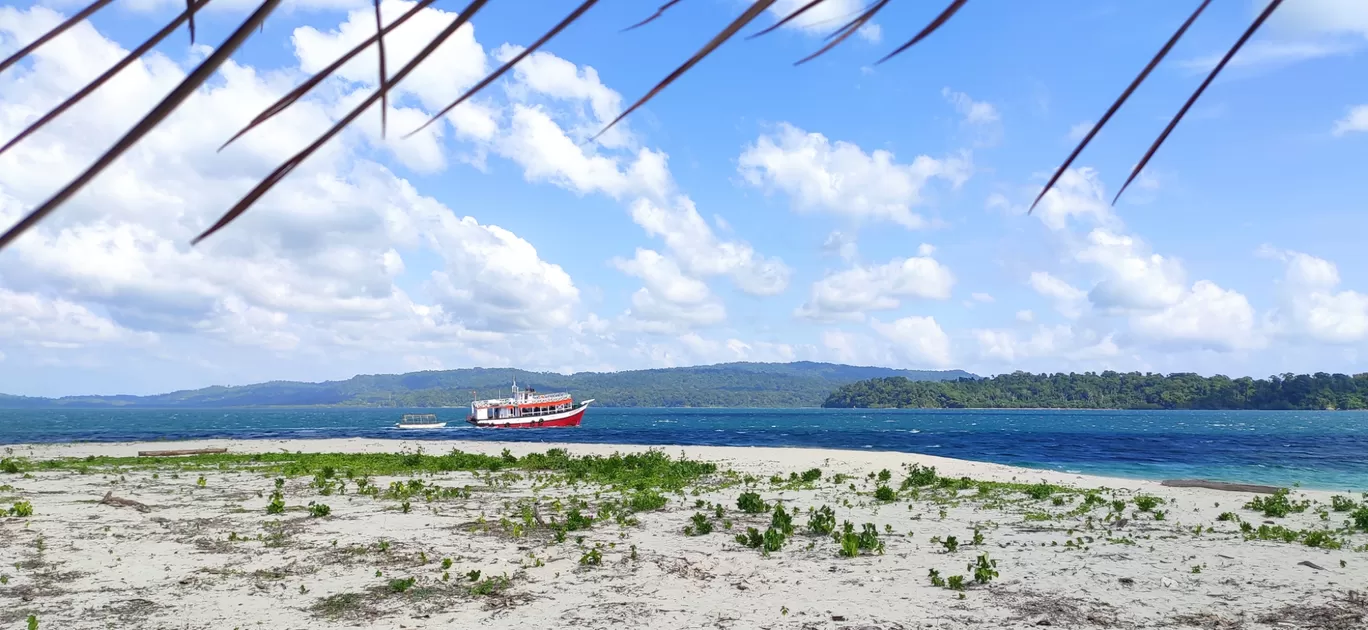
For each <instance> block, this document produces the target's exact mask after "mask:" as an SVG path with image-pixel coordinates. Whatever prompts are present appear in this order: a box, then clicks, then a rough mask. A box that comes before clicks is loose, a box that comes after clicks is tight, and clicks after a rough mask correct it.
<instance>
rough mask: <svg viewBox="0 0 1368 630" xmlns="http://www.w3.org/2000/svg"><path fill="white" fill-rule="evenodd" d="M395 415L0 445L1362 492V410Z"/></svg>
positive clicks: (8, 434) (1367, 459)
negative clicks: (491, 447)
mask: <svg viewBox="0 0 1368 630" xmlns="http://www.w3.org/2000/svg"><path fill="white" fill-rule="evenodd" d="M405 411H406V410H403V409H197V410H76V409H67V410H38V411H34V410H0V443H2V444H15V443H25V442H72V441H94V442H110V441H131V440H182V439H196V438H238V439H259V438H330V437H371V438H397V437H402V438H408V439H434V440H437V439H461V440H508V441H532V442H543V441H544V442H595V443H623V444H650V445H668V444H694V445H716V446H794V447H812V448H841V449H874V450H888V451H904V452H914V453H926V454H930V455H939V456H943V457H955V458H960V459H969V460H978V461H988V462H997V463H1001V464H1013V465H1019V466H1030V467H1035V468H1046V469H1052V470H1063V471H1071V472H1080V473H1089V474H1102V475H1112V476H1120V477H1133V478H1145V479H1171V478H1179V477H1200V478H1205V479H1219V480H1225V481H1243V482H1249V483H1267V484H1278V485H1287V484H1294V483H1300V484H1302V485H1303V486H1305V487H1312V488H1324V489H1332V490H1354V491H1368V412H1343V411H1341V412H1325V411H1092V410H1088V411H1082V410H1079V411H1074V410H969V409H954V410H864V409H612V408H590V410H589V413H588V415H587V416H586V417H585V422H584V425H583V426H581V427H578V428H570V429H534V430H492V429H475V428H473V427H470V426H468V425H466V424H465V422H464V418H465V413H466V410H465V409H464V408H462V409H435V410H433V409H424V410H408V411H409V412H420V413H433V412H435V413H437V415H438V416H439V417H440V418H441V419H443V420H446V421H448V422H450V423H451V424H450V425H449V426H448V428H446V429H439V430H432V431H399V430H396V429H393V428H392V426H393V424H394V422H395V421H396V420H398V419H399V417H400V415H402V414H403V413H405Z"/></svg>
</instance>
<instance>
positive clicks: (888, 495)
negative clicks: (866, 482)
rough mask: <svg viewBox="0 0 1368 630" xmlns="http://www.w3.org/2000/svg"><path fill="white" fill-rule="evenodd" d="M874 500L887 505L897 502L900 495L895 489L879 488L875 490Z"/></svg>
mask: <svg viewBox="0 0 1368 630" xmlns="http://www.w3.org/2000/svg"><path fill="white" fill-rule="evenodd" d="M874 498H875V499H878V500H880V501H883V502H885V503H887V502H889V501H893V500H896V499H897V498H898V493H896V492H894V491H893V489H892V488H890V487H888V486H879V487H878V488H875V489H874Z"/></svg>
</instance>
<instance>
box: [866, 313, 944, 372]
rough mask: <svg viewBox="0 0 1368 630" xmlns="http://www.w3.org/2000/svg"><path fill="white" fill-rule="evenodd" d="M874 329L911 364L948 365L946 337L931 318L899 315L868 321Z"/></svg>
mask: <svg viewBox="0 0 1368 630" xmlns="http://www.w3.org/2000/svg"><path fill="white" fill-rule="evenodd" d="M870 326H872V327H873V328H874V331H875V332H877V333H879V335H881V336H882V337H883V338H884V339H887V340H888V341H890V342H892V344H893V348H892V349H893V351H894V352H896V353H898V354H899V355H901V356H902V357H904V358H905V359H906V360H908V361H910V362H911V363H912V364H913V365H927V366H931V367H941V368H943V367H948V366H949V365H950V364H951V362H952V360H951V356H950V336H949V335H947V334H945V331H944V330H941V327H940V324H937V323H936V318H934V317H929V316H928V317H903V318H901V319H897V320H894V321H892V322H889V323H884V322H881V321H878V320H873V321H871V322H870Z"/></svg>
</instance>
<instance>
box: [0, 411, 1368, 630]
mask: <svg viewBox="0 0 1368 630" xmlns="http://www.w3.org/2000/svg"><path fill="white" fill-rule="evenodd" d="M172 448H174V449H197V448H227V449H228V454H229V456H215V455H210V456H203V457H196V456H190V457H187V458H153V459H148V460H146V461H145V462H141V463H140V460H139V459H137V458H136V455H137V452H138V451H139V450H161V449H172ZM453 449H456V450H458V451H461V452H462V453H466V454H468V455H463V456H460V457H458V458H456V459H451V460H449V461H448V460H442V461H448V464H444V465H443V467H435V468H434V467H432V466H430V465H428V464H423V463H422V462H424V461H427V462H435V461H437V460H438V459H440V458H428V459H424V458H422V457H413V455H415V454H417V453H419V452H420V450H421V453H422V454H424V455H428V456H442V455H446V454H448V453H451V452H452V450H453ZM549 449H563V451H564V452H565V453H566V454H567V455H566V457H568V458H570V459H571V460H574V461H580V460H577V459H575V458H582V457H585V456H596V457H598V458H608V457H610V456H611V455H613V454H615V453H620V454H641V453H644V452H647V451H652V450H654V451H659V452H660V453H662V454H664V455H665V456H668V457H669V458H671V460H670V461H674V462H678V460H679V459H680V458H681V457H683V458H687V459H688V460H689V461H693V462H710V463H712V464H716V466H717V470H716V472H711V473H706V474H704V473H699V474H702V476H700V477H696V478H692V477H691V478H689V479H688V480H687V483H683V485H679V486H678V487H677V488H675V489H667V488H664V487H662V488H661V489H660V491H659V494H656V491H655V490H651V488H653V487H656V486H654V485H653V484H658V483H663V482H662V481H660V479H661V478H656V477H652V478H650V479H645V478H643V479H640V480H638V481H636V482H625V483H627V485H625V486H621V485H617V486H615V485H611V484H610V485H604V483H603V482H595V481H593V479H594V478H593V477H592V476H591V477H585V478H570V477H565V476H560V475H561V473H556V472H554V469H546V468H545V467H544V465H541V464H535V462H538V461H542V460H539V459H536V456H535V455H533V454H540V453H546V452H547V451H548V450H549ZM2 451H3V455H0V456H2V457H5V458H10V460H11V461H12V462H18V464H17V465H16V468H15V472H12V473H0V509H4V508H7V507H9V505H10V504H11V503H17V502H19V501H24V502H28V503H29V504H30V505H31V510H32V513H31V514H30V515H27V516H22V517H20V516H10V517H7V518H0V567H4V568H0V576H4V577H5V580H4V582H5V583H4V584H0V610H5V611H8V612H5V613H0V628H8V627H11V626H14V627H18V625H19V624H21V623H22V621H23V619H24V618H25V616H26V615H29V614H32V615H35V617H36V618H37V619H39V620H41V622H42V624H43V625H42V626H41V627H51V628H77V629H84V628H104V627H110V626H111V624H112V626H113V627H123V626H121V625H120V624H124V625H127V624H128V623H132V620H134V619H137V620H138V621H137V623H138V624H140V627H148V628H194V629H199V628H204V629H209V628H215V629H217V628H233V627H242V628H247V627H256V626H258V625H261V624H265V625H266V626H269V627H280V628H304V627H309V628H332V627H338V628H340V627H354V626H356V625H358V624H361V625H364V626H365V627H372V628H386V629H390V628H395V629H397V628H439V627H474V626H479V627H489V628H522V627H530V626H544V627H589V628H610V627H613V628H615V627H622V626H623V625H624V624H626V625H627V626H628V627H641V626H656V627H670V628H676V627H678V628H695V627H697V628H701V627H723V628H760V627H763V628H793V629H800V628H801V629H805V630H806V629H809V628H822V629H826V628H831V629H836V628H873V627H877V628H918V627H936V628H978V627H999V628H1034V627H1039V626H1041V625H1053V626H1059V627H1069V628H1074V627H1078V628H1088V627H1135V628H1148V627H1155V628H1234V627H1237V625H1236V624H1242V625H1241V626H1240V627H1244V628H1287V627H1293V628H1354V627H1360V626H1357V625H1353V624H1357V623H1359V622H1360V621H1364V620H1368V616H1366V615H1368V600H1364V599H1363V597H1362V595H1361V594H1357V593H1355V591H1354V589H1361V588H1362V585H1364V584H1368V531H1357V530H1351V529H1350V528H1349V526H1348V524H1347V521H1346V519H1347V518H1348V516H1347V514H1348V513H1347V512H1343V511H1334V510H1333V509H1332V507H1331V506H1332V504H1334V503H1335V502H1337V501H1343V500H1346V499H1345V497H1344V496H1340V499H1333V498H1332V497H1333V496H1336V493H1333V492H1329V491H1315V490H1305V489H1299V488H1298V489H1293V490H1292V492H1291V493H1290V494H1289V495H1287V496H1286V497H1285V500H1286V501H1288V502H1289V503H1288V505H1290V506H1291V507H1292V510H1293V511H1292V512H1291V513H1286V514H1283V515H1280V516H1269V515H1268V514H1265V513H1262V512H1261V511H1260V510H1256V509H1247V508H1246V507H1244V506H1245V504H1246V503H1247V502H1248V501H1251V500H1256V499H1257V500H1259V501H1263V500H1270V499H1271V497H1270V495H1266V494H1256V493H1249V492H1232V491H1226V490H1215V489H1208V488H1188V487H1178V488H1175V487H1166V486H1164V485H1162V483H1161V482H1159V481H1149V480H1134V479H1123V478H1115V477H1098V476H1091V475H1082V474H1072V473H1061V472H1057V471H1049V470H1040V469H1030V468H1020V467H1013V466H1006V465H1001V464H991V463H982V462H972V461H966V460H956V459H950V458H944V457H937V456H931V455H923V454H915V453H903V452H889V451H869V450H832V449H805V448H775V447H713V446H663V447H662V446H647V445H623V444H584V443H537V442H484V441H440V442H439V441H430V440H381V439H363V438H342V439H321V440H297V439H291V440H270V439H253V440H190V441H176V442H164V441H159V442H125V443H76V444H34V445H10V446H6V447H4V448H3V450H2ZM311 453H339V454H344V455H338V456H326V457H324V456H318V457H316V458H315V459H309V457H310V456H309V454H311ZM377 453H402V454H405V456H403V457H397V458H390V459H387V460H385V462H388V463H386V464H385V465H387V466H398V465H401V464H399V463H396V462H401V461H402V462H409V461H410V460H412V462H411V465H412V466H415V468H413V469H411V470H408V471H407V472H405V471H404V470H388V469H386V470H385V471H383V472H382V473H381V472H377V473H375V474H374V476H372V475H371V473H368V472H366V470H365V469H364V468H363V467H364V466H370V465H375V463H376V461H377V460H373V459H367V458H368V457H371V455H370V454H377ZM253 454H258V455H260V457H258V458H256V460H257V461H254V460H253V458H252V457H251V455H253ZM530 455H531V456H530ZM230 456H231V457H230ZM54 458H65V459H62V460H60V461H53V460H54ZM86 458H90V459H89V460H87V459H86ZM103 458H126V459H118V460H107V459H103ZM216 458H217V459H216ZM329 458H331V459H329ZM480 458H483V459H480ZM44 461H53V463H54V464H59V465H54V466H45V465H44V463H43V462H44ZM113 461H117V462H118V464H117V465H110V464H108V463H105V462H113ZM583 461H586V462H587V461H589V460H583ZM597 461H607V460H603V459H599V460H597ZM290 462H301V463H297V464H291V463H290ZM309 462H314V463H312V464H311V463H309ZM461 462H465V463H461ZM472 462H473V463H472ZM480 462H484V463H480ZM325 463H326V465H324V464H325ZM402 465H405V466H406V465H410V464H402ZM262 466H272V467H273V468H269V469H266V468H260V467H262ZM352 466H356V467H358V468H357V470H355V471H353V470H352V469H351V467H352ZM539 466H542V467H539ZM680 466H684V464H680ZM486 467H487V470H486ZM685 468H688V467H687V466H685ZM931 468H934V473H929V471H930V469H931ZM377 470H379V469H377ZM681 470H682V469H681ZM813 471H816V473H814V474H815V475H817V476H813V477H811V478H803V479H806V480H800V476H801V475H804V474H805V473H813ZM838 475H839V476H838ZM354 476H355V478H354ZM361 478H365V479H367V483H365V484H362V483H359V482H358V480H359V479H361ZM276 479H278V480H279V481H275V480H276ZM885 479H886V480H885ZM334 484H336V486H337V487H336V488H334ZM368 487H369V488H376V489H377V490H376V491H375V492H372V493H370V494H367V493H366V492H363V491H362V490H364V489H365V488H368ZM881 488H886V490H880V489H881ZM883 492H887V493H888V496H882V494H881V493H883ZM277 493H279V497H280V506H281V507H280V509H279V510H278V511H277V512H274V513H272V509H273V508H271V504H272V503H274V502H275V500H276V496H277ZM643 493H644V494H643ZM750 493H754V495H755V497H754V498H753V500H752V503H753V504H754V503H755V502H757V501H758V502H761V503H763V504H764V506H765V510H764V511H747V510H746V509H743V507H742V506H743V505H745V501H746V498H745V495H746V494H750ZM268 494H269V495H270V496H267V495H268ZM1279 496H1282V495H1279ZM102 497H104V501H103V502H102V501H101V498H102ZM643 497H645V498H644V499H643ZM652 497H656V498H654V499H653V498H652ZM881 497H882V498H881ZM1261 497H1262V498H1261ZM1351 499H1352V500H1353V501H1356V502H1358V501H1362V498H1361V497H1359V496H1353V497H1351ZM639 503H640V504H639ZM320 504H322V505H325V506H327V508H326V509H320V508H318V507H316V506H318V505H320ZM628 505H631V506H635V507H633V508H632V509H630V510H629V509H627V507H626V506H628ZM775 505H783V506H787V510H788V513H789V514H790V515H791V520H792V523H793V531H791V532H790V533H789V534H788V535H787V540H786V541H781V542H780V544H779V546H778V547H776V548H775V550H774V551H773V552H763V551H762V550H761V549H760V548H749V547H748V545H747V544H743V543H742V542H739V541H736V540H734V538H735V537H736V536H737V535H738V534H741V535H742V539H743V540H744V539H745V538H746V532H747V528H751V527H753V528H755V530H756V532H757V533H756V534H755V536H757V537H759V536H760V533H765V534H766V536H768V535H769V534H768V532H767V530H769V529H773V528H774V527H775V525H774V524H775V523H777V522H779V521H780V519H779V518H778V517H777V516H773V515H772V514H771V513H770V512H771V511H774V510H775V507H774V506H775ZM139 506H141V507H139ZM573 506H582V508H574V509H576V510H581V509H582V512H583V515H584V516H585V517H588V521H592V524H590V525H585V526H583V527H582V528H580V527H578V526H575V527H574V528H573V529H572V531H569V532H566V531H565V529H566V528H567V527H571V525H568V524H573V523H575V522H577V521H576V519H581V517H580V516H571V515H570V513H569V511H570V510H571V509H572V507H573ZM818 507H821V508H823V509H826V510H830V511H831V513H832V515H833V517H834V519H835V520H834V521H832V524H833V525H835V526H837V532H836V533H837V534H839V532H840V529H839V527H840V525H839V523H842V522H845V521H849V522H850V523H851V525H852V527H853V529H854V531H855V532H857V533H858V532H861V530H862V528H864V529H865V531H864V533H863V534H861V535H860V536H858V537H854V534H852V537H853V538H852V539H851V540H852V541H854V540H856V538H858V539H859V540H860V541H864V540H865V539H866V538H869V540H870V545H869V546H868V548H866V547H865V546H863V545H864V543H863V542H860V546H858V547H852V548H855V549H856V551H855V552H854V553H853V555H852V556H850V557H845V556H844V555H843V552H842V551H841V550H842V549H843V547H842V546H841V543H840V542H839V541H833V540H832V537H831V536H830V535H825V534H822V535H819V534H814V533H812V531H811V530H810V529H809V528H810V526H811V525H812V522H813V520H812V519H813V518H814V514H817V515H820V513H821V512H820V511H814V510H815V509H816V508H818ZM1270 509H1272V508H1270ZM529 510H530V511H529ZM577 514H578V512H577ZM1322 514H1325V516H1322ZM591 515H593V516H591ZM588 521H586V522H588ZM865 524H868V525H867V526H866V525H865ZM705 525H706V528H707V529H708V531H706V532H701V530H700V529H697V528H703V527H704V526H705ZM1246 527H1247V528H1248V531H1245V529H1244V528H1246ZM1274 528H1276V529H1274ZM700 532H701V533H700ZM567 534H568V535H567ZM780 538H784V537H780ZM838 538H839V536H838ZM952 541H954V542H955V544H952ZM876 543H877V545H876ZM756 544H757V545H760V543H759V542H758V540H757V543H756ZM768 544H769V543H768V542H765V543H764V545H768ZM855 544H856V543H855V542H851V545H855ZM761 546H763V545H761ZM976 564H977V565H978V567H979V569H980V570H984V571H990V572H991V571H996V573H997V575H988V574H982V575H984V576H987V579H985V580H984V582H983V583H978V582H976V581H975V579H974V578H975V576H976V575H980V573H979V572H978V571H977V570H976V569H975V565H976ZM966 566H967V567H968V568H967V569H966ZM7 567H14V568H13V569H11V568H7ZM988 567H992V568H991V569H988ZM469 576H475V577H473V578H471V577H469ZM952 577H955V578H957V579H959V580H964V586H963V587H961V588H962V590H960V589H956V588H954V587H953V585H955V584H957V583H955V582H948V583H947V581H948V580H949V578H952ZM936 580H940V582H939V583H937V582H936ZM1327 619H1329V620H1330V622H1327V621H1326V620H1327ZM1222 624H1225V625H1222ZM1334 624H1341V625H1334ZM1343 624H1349V625H1343Z"/></svg>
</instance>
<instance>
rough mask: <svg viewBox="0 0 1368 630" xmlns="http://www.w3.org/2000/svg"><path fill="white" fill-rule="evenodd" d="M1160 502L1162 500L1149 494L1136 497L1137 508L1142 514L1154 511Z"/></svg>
mask: <svg viewBox="0 0 1368 630" xmlns="http://www.w3.org/2000/svg"><path fill="white" fill-rule="evenodd" d="M1160 502H1161V499H1160V498H1159V497H1155V496H1150V495H1148V494H1142V495H1140V496H1138V497H1135V507H1137V508H1139V509H1140V511H1141V512H1149V511H1150V510H1153V509H1154V508H1155V507H1158V505H1159V503H1160Z"/></svg>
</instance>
